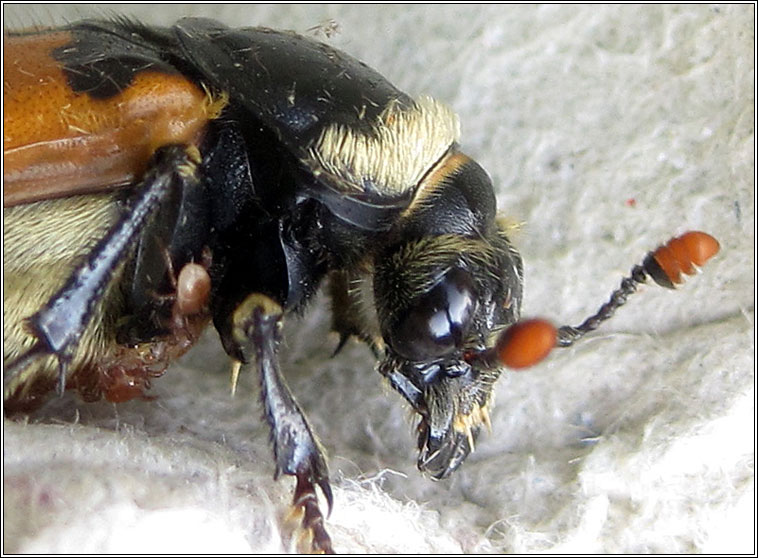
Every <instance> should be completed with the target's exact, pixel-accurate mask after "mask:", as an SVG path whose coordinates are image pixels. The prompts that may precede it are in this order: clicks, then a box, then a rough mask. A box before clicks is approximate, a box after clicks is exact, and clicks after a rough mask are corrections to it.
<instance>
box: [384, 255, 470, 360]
mask: <svg viewBox="0 0 758 558" xmlns="http://www.w3.org/2000/svg"><path fill="white" fill-rule="evenodd" d="M475 312H476V294H475V293H474V286H473V282H472V280H471V276H470V275H469V274H468V273H467V272H465V271H464V270H462V269H459V268H454V269H452V270H451V271H449V272H447V274H445V275H444V276H443V277H442V279H440V281H439V283H437V284H436V285H435V286H434V287H433V288H432V289H431V290H430V291H429V292H428V293H426V294H424V295H423V296H421V297H419V298H418V300H417V301H416V302H415V303H414V304H413V306H412V307H411V308H410V309H409V310H408V312H407V313H406V314H405V315H404V316H402V317H401V318H400V320H398V322H397V325H396V326H395V327H394V328H393V329H392V331H390V332H388V342H389V344H390V346H391V347H392V349H393V350H394V351H395V352H396V353H397V354H399V355H400V356H402V357H404V358H407V359H408V360H414V361H422V360H429V359H434V358H439V357H443V356H445V355H447V354H450V353H452V352H453V351H454V350H455V349H456V348H457V347H460V346H461V345H462V343H463V340H464V339H465V337H466V334H467V333H468V330H469V326H470V325H471V318H472V316H473V315H474V314H475Z"/></svg>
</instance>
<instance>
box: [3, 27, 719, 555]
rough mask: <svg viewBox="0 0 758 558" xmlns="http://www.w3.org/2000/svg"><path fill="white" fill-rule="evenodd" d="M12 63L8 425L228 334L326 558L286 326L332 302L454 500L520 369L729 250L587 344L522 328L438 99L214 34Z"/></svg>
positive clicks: (281, 42)
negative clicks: (208, 337)
mask: <svg viewBox="0 0 758 558" xmlns="http://www.w3.org/2000/svg"><path fill="white" fill-rule="evenodd" d="M4 50H5V59H4V64H5V66H4V71H5V80H6V81H5V87H4V104H5V121H4V124H5V129H6V141H5V143H4V164H5V174H4V199H5V207H4V210H3V211H4V218H5V223H6V225H5V235H4V249H5V260H4V274H5V278H6V282H7V287H6V291H5V294H4V302H5V304H4V340H5V344H4V346H5V349H4V351H5V352H4V363H5V368H6V374H5V378H4V399H5V407H6V411H7V412H11V411H13V410H24V409H27V408H31V407H34V406H36V405H38V404H40V403H41V402H42V401H43V400H44V398H45V397H46V396H47V394H48V392H50V391H53V390H54V389H56V388H57V389H58V391H59V392H62V391H63V389H64V388H65V387H70V388H76V389H77V390H78V391H79V392H80V393H81V394H82V395H83V396H84V397H85V399H98V398H100V397H103V396H104V397H106V398H108V399H110V400H113V401H121V400H126V399H130V398H133V397H138V396H140V395H142V394H143V392H144V390H145V389H147V388H148V387H149V383H150V379H151V378H153V377H154V376H156V375H159V374H160V373H161V372H162V371H163V370H164V369H165V367H166V366H168V364H169V362H171V361H172V360H173V359H175V358H176V357H178V356H180V355H181V354H182V353H184V352H185V351H186V350H188V349H189V347H190V346H191V345H192V344H193V343H194V341H195V340H196V339H197V336H198V335H199V334H200V332H201V331H202V329H203V328H204V327H205V325H206V324H207V322H208V321H209V320H213V323H214V326H215V328H216V329H217V331H218V333H219V335H220V337H221V341H222V343H223V345H224V348H225V350H226V352H227V353H228V354H229V355H230V357H231V358H232V359H233V361H234V362H235V363H236V366H235V369H236V370H239V367H240V366H241V365H243V364H246V365H250V366H251V367H252V368H253V369H254V370H256V371H257V373H258V375H259V377H260V382H261V387H262V389H261V392H262V399H263V403H264V409H265V415H266V419H267V421H268V423H269V425H270V427H271V430H272V440H273V445H274V457H275V462H276V475H277V476H278V475H279V474H281V473H285V474H288V475H293V476H295V477H296V481H297V482H296V488H295V498H294V505H295V506H296V507H298V508H301V509H302V510H303V511H304V514H303V519H302V526H303V528H304V529H305V530H306V531H307V532H308V533H309V534H310V535H311V536H312V541H311V549H312V550H314V551H323V552H331V551H332V545H331V540H330V538H329V535H328V533H327V531H326V529H325V527H324V519H323V514H322V512H321V510H320V508H319V504H318V499H317V495H316V486H318V487H320V488H321V489H322V491H323V493H324V495H325V496H326V499H327V501H328V505H329V507H330V508H331V505H332V494H331V488H330V485H329V479H328V470H327V466H326V461H325V459H324V456H323V452H322V450H321V448H320V445H319V442H318V440H317V438H316V437H315V435H314V434H313V432H312V430H311V428H310V426H309V425H308V423H307V421H306V419H305V416H304V415H303V413H302V412H301V410H300V409H299V407H298V406H297V404H296V402H295V400H294V398H293V396H292V394H291V393H290V391H289V389H288V388H287V386H286V383H285V381H284V378H283V377H282V374H281V371H280V370H279V363H278V358H277V349H278V344H279V340H280V335H281V333H280V331H281V323H282V319H283V315H284V314H285V313H296V312H299V311H301V310H303V309H304V307H305V306H306V305H307V303H308V302H309V300H310V299H311V298H312V296H313V294H314V293H315V292H316V290H317V289H318V288H319V285H320V284H321V283H322V282H323V281H326V282H327V283H328V289H329V294H330V296H331V298H332V302H333V307H334V308H333V329H334V330H335V331H336V332H337V333H338V334H339V335H340V338H341V340H340V347H341V346H342V344H343V343H344V342H345V341H346V340H347V339H348V338H350V337H353V336H354V337H357V338H359V339H361V340H363V341H365V342H366V343H367V344H368V345H369V346H370V347H371V349H372V350H373V351H374V353H375V354H376V355H377V357H378V358H380V359H381V361H380V363H379V364H378V367H377V368H378V371H379V372H380V373H381V374H382V375H383V376H384V377H385V378H386V379H387V380H388V381H389V383H390V384H391V385H392V387H393V388H394V389H395V390H397V391H398V392H400V394H401V395H402V396H403V397H404V398H405V399H406V400H407V401H408V402H409V403H410V405H411V406H412V407H413V409H414V410H415V411H416V412H418V414H419V415H420V422H419V425H418V449H419V458H418V467H419V468H420V469H421V470H422V471H425V472H427V473H428V474H429V475H431V476H432V477H434V478H444V477H447V476H448V475H450V474H451V473H452V472H453V471H454V470H455V469H457V468H458V467H459V466H460V465H461V463H462V462H463V461H464V460H465V458H466V456H467V455H468V454H469V452H470V451H471V450H472V449H473V446H474V441H475V438H476V436H477V434H478V432H479V430H480V428H481V426H482V424H488V423H489V415H488V413H489V410H490V408H491V406H492V394H493V385H494V383H495V381H496V380H497V378H498V376H499V374H500V373H501V370H502V368H503V367H504V366H507V367H512V368H520V367H525V366H531V365H533V364H535V363H536V362H538V361H540V360H541V359H542V358H544V357H545V356H546V355H547V353H548V352H549V351H550V350H551V349H552V348H553V347H554V346H555V345H556V344H558V345H560V346H568V345H570V344H572V343H573V342H574V341H576V340H577V339H578V338H580V337H581V336H582V335H584V334H586V333H587V332H589V331H591V330H593V329H595V328H596V327H597V326H598V325H599V324H600V323H601V322H602V321H604V320H606V319H608V318H609V317H610V316H611V315H612V314H613V312H614V311H615V310H616V309H617V308H618V307H619V306H621V305H622V304H624V302H625V301H626V298H627V297H628V295H629V294H631V293H632V292H634V291H635V290H636V286H637V285H638V284H640V283H643V282H645V281H646V278H647V277H648V276H649V277H652V278H653V279H654V280H655V281H656V282H657V283H659V284H661V285H663V286H666V287H673V286H674V285H675V284H677V283H679V282H680V280H681V274H682V273H686V274H690V273H692V272H693V270H694V267H693V265H696V266H701V265H703V264H704V263H705V261H707V260H708V259H709V258H710V257H712V256H713V255H714V254H715V253H716V252H717V251H718V249H719V247H718V243H717V242H716V241H715V239H713V238H712V237H710V236H709V235H706V234H705V233H700V232H690V233H687V234H684V235H682V236H680V237H677V238H675V239H673V240H671V241H669V243H667V244H666V245H664V246H662V247H660V248H658V249H657V250H656V251H654V252H651V253H650V254H649V255H648V257H647V258H646V259H645V261H644V262H643V264H642V265H639V266H635V267H634V268H633V269H632V272H631V275H630V277H629V278H626V279H624V280H623V281H622V285H621V287H620V288H619V289H618V290H617V291H615V292H614V293H613V295H612V297H611V299H610V300H609V302H608V303H606V304H605V305H603V307H601V309H600V311H598V313H597V314H595V315H593V316H591V317H590V318H588V319H587V320H586V321H585V322H584V323H582V324H581V325H580V326H577V327H570V326H563V327H561V328H559V329H556V328H554V327H553V326H552V325H550V324H549V323H547V322H545V321H544V320H529V321H524V322H519V318H520V305H521V299H522V286H523V276H522V275H523V272H522V263H521V256H520V255H519V253H518V252H517V251H516V249H515V248H514V246H513V245H512V243H511V241H510V240H509V238H508V229H507V227H506V226H505V225H504V224H503V222H502V221H501V220H500V219H499V218H498V217H497V212H496V207H495V206H496V200H495V194H494V191H493V187H492V184H491V181H490V178H489V176H488V175H487V174H486V172H485V171H484V170H483V169H482V168H481V167H480V166H479V165H478V164H477V163H476V162H475V161H474V160H472V159H471V158H469V157H468V156H466V155H464V154H463V153H462V152H460V151H459V149H458V134H459V132H458V119H457V116H456V115H455V114H454V113H453V112H452V111H451V110H450V109H448V108H447V107H446V106H444V105H443V104H441V103H439V102H438V101H435V100H433V99H431V98H429V97H421V98H419V99H416V100H413V99H411V98H410V97H408V96H407V95H406V94H404V93H402V92H401V91H399V90H397V89H396V88H395V87H394V86H392V85H391V84H390V83H389V82H387V81H386V80H385V79H384V78H383V77H382V76H380V75H379V74H377V73H376V72H374V71H373V70H371V69H370V68H368V67H367V66H365V65H364V64H362V63H361V62H359V61H357V60H355V59H353V58H351V57H349V56H347V55H345V54H343V53H341V52H339V51H337V50H335V49H333V48H331V47H329V46H327V45H324V44H321V43H318V42H315V41H312V40H310V39H306V38H303V37H300V36H298V35H295V34H293V33H288V32H278V31H273V30H270V29H262V28H246V29H230V28H228V27H226V26H224V25H222V24H220V23H217V22H214V21H211V20H206V19H192V18H188V19H183V20H180V21H179V22H178V23H176V24H175V25H173V26H172V27H167V28H162V27H149V26H144V25H141V24H139V23H136V22H134V21H130V20H127V19H116V20H113V21H90V22H80V23H74V24H72V25H69V26H67V27H64V28H59V29H46V30H31V31H25V32H24V31H22V32H16V33H7V34H6V36H5V38H4ZM41 82H45V83H46V84H47V86H48V89H47V92H48V95H46V96H45V97H44V99H37V98H36V97H37V96H35V91H37V87H39V83H41ZM145 95H150V98H149V100H150V101H151V102H152V104H151V103H140V102H141V101H143V100H144V96H145ZM153 101H154V102H153ZM33 103H37V105H34V104H33ZM30 104H32V106H31V107H30ZM140 111H143V112H140ZM29 114H39V115H41V116H40V117H39V118H38V119H37V120H36V121H33V122H32V121H30V120H29ZM72 161H77V162H79V165H78V166H77V165H72V164H71V162H72ZM356 286H357V287H356ZM359 290H360V291H362V292H361V293H359V292H358V291H359ZM366 292H368V294H370V295H372V297H373V304H372V306H370V307H368V308H367V307H366V306H365V305H364V300H365V297H364V296H362V295H364V294H366ZM508 326H511V327H510V329H507V328H508Z"/></svg>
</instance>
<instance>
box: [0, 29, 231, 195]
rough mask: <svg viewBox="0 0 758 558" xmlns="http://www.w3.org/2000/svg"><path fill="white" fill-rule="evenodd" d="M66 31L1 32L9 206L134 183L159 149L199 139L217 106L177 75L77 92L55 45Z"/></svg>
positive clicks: (150, 75) (152, 75)
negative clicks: (113, 91)
mask: <svg viewBox="0 0 758 558" xmlns="http://www.w3.org/2000/svg"><path fill="white" fill-rule="evenodd" d="M70 40H71V36H70V34H69V33H68V32H65V31H54V32H46V33H45V32H40V33H31V34H27V35H20V36H7V35H6V36H5V37H4V38H3V72H4V76H3V77H4V82H3V110H4V117H3V166H4V173H3V174H4V176H3V193H4V196H5V197H4V204H5V206H11V205H17V204H20V203H29V202H32V201H38V200H43V199H49V198H55V197H65V196H69V195H73V194H79V193H87V192H97V191H103V190H106V189H109V188H114V187H120V186H124V185H126V184H129V183H132V182H133V181H134V180H135V179H137V178H138V177H139V176H140V175H141V174H142V173H143V172H144V170H145V168H146V166H147V162H148V159H149V158H150V156H151V155H152V154H153V151H154V150H155V149H156V148H158V147H160V146H162V145H165V144H168V143H184V144H194V143H196V142H197V141H199V138H200V135H201V133H202V131H203V130H204V128H205V125H206V124H207V122H208V120H209V119H211V118H214V117H215V116H216V115H217V110H218V107H217V106H214V105H215V103H214V102H213V101H212V100H211V99H210V97H209V96H208V95H207V93H206V92H205V91H203V90H202V88H200V87H199V86H197V85H196V84H194V83H192V82H191V81H190V80H188V79H187V78H185V77H184V76H182V75H179V74H166V73H160V72H147V71H146V72H141V73H138V74H136V75H135V76H134V80H133V81H132V83H131V84H130V85H129V86H128V87H127V88H126V89H124V90H123V91H122V92H121V93H119V94H117V95H115V96H113V97H111V98H108V99H95V98H92V97H90V96H89V95H87V94H84V93H76V92H75V91H73V90H72V89H71V88H70V87H69V85H68V82H67V80H66V77H65V75H64V73H63V70H62V68H61V65H60V64H59V62H58V61H57V60H55V59H54V58H53V57H52V54H51V53H52V52H53V50H54V49H56V48H58V47H61V46H63V45H66V44H67V43H69V41H70Z"/></svg>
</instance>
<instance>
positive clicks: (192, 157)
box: [4, 145, 200, 394]
mask: <svg viewBox="0 0 758 558" xmlns="http://www.w3.org/2000/svg"><path fill="white" fill-rule="evenodd" d="M199 163H200V153H199V152H198V150H197V148H195V147H194V146H189V147H187V146H179V145H170V146H165V147H162V148H160V149H158V150H157V151H156V152H155V154H154V155H153V158H152V160H151V162H150V166H149V170H148V171H147V173H146V174H145V177H144V179H143V180H142V182H141V183H140V184H138V185H137V187H136V189H135V190H136V192H137V193H136V195H135V197H134V198H133V199H132V200H131V203H130V205H129V209H128V211H127V212H125V213H124V215H123V216H122V217H121V218H120V219H119V220H118V221H117V222H116V224H115V225H114V226H113V228H111V230H110V231H109V232H108V234H106V235H105V236H104V237H103V238H102V239H101V240H100V242H99V243H98V244H97V245H96V246H95V247H94V248H93V249H92V251H91V252H90V255H89V257H88V258H87V259H86V260H85V261H84V262H82V263H81V264H80V265H79V266H78V267H77V268H76V270H75V271H74V272H73V273H72V274H71V276H70V277H69V279H68V280H67V281H66V283H65V284H64V285H63V287H62V288H61V289H60V290H59V291H58V292H57V293H56V294H55V295H54V296H53V297H52V298H51V299H50V300H49V301H48V302H47V303H46V304H45V305H44V306H43V307H42V308H41V309H40V310H39V311H38V312H37V313H35V314H34V315H32V316H31V317H30V318H28V320H27V326H28V327H29V329H30V331H31V332H32V333H33V334H34V335H35V336H36V338H37V341H36V342H35V343H34V345H32V346H31V347H30V348H29V349H28V350H27V351H26V352H25V353H22V354H21V355H20V356H18V357H17V358H16V359H15V360H13V361H11V362H9V363H8V364H7V365H6V371H5V378H4V385H8V384H9V383H10V382H12V381H13V379H14V378H15V377H16V376H17V375H18V374H19V373H20V372H22V371H23V370H24V368H26V367H27V366H28V365H29V364H31V363H32V362H33V361H35V360H37V359H38V358H41V357H44V356H48V355H54V356H55V357H56V358H57V359H58V384H57V389H58V393H59V394H62V393H63V391H64V390H65V387H66V373H67V369H68V366H69V364H70V363H71V361H72V360H73V357H74V355H75V353H76V349H77V347H78V344H79V340H80V338H81V336H82V334H83V333H84V330H85V329H86V327H87V324H88V323H89V321H90V318H91V317H92V314H93V310H94V308H95V306H96V305H97V303H98V302H99V301H100V300H101V298H102V295H103V292H104V291H105V289H106V287H107V286H108V283H109V281H110V279H111V278H112V277H113V273H114V270H115V269H116V268H117V267H118V265H119V264H120V263H121V262H122V261H123V260H124V258H125V257H126V255H127V254H128V252H129V248H130V247H131V246H133V245H134V242H135V240H136V239H137V238H138V237H139V235H140V234H141V233H142V227H143V226H144V225H145V223H147V222H148V221H149V219H150V218H151V217H152V216H154V215H155V214H156V212H157V211H158V209H159V208H160V207H161V204H162V202H163V201H164V200H165V199H167V197H169V194H170V193H171V191H172V190H173V189H175V188H181V187H186V186H187V185H188V184H189V183H191V182H197V181H198V176H197V165H198V164H199Z"/></svg>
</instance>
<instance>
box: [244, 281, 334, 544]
mask: <svg viewBox="0 0 758 558" xmlns="http://www.w3.org/2000/svg"><path fill="white" fill-rule="evenodd" d="M281 329H282V308H281V306H280V305H279V304H277V303H276V302H274V301H273V300H272V299H271V298H269V297H267V296H265V295H261V294H252V295H250V296H248V297H247V298H246V299H245V300H244V301H243V302H242V304H240V305H239V306H238V307H237V309H236V310H235V312H234V316H233V336H234V340H235V342H236V343H237V345H238V346H239V347H240V349H241V352H242V354H243V355H244V357H245V359H246V360H248V361H253V360H254V361H255V365H256V367H257V369H258V373H259V375H260V382H261V397H262V399H263V405H264V410H265V416H266V420H267V421H268V423H269V426H270V427H271V439H272V441H273V444H274V459H275V461H276V473H275V475H274V478H275V479H276V478H278V476H279V475H280V474H282V473H284V474H285V475H293V476H294V477H295V478H296V480H297V485H296V487H295V496H294V499H293V506H294V507H295V508H296V509H298V510H302V512H303V519H302V527H303V529H304V530H305V531H306V532H308V533H309V534H310V535H311V536H312V541H311V550H312V551H314V552H323V553H332V552H333V550H332V543H331V539H330V538H329V534H328V533H327V532H326V529H325V527H324V516H323V514H322V513H321V510H320V509H319V506H318V499H317V496H316V486H318V487H320V488H321V491H322V492H323V494H324V496H325V497H326V501H327V503H328V506H329V511H330V512H331V509H332V489H331V486H330V485H329V471H328V468H327V465H326V459H325V458H324V452H323V450H322V448H321V444H320V443H319V441H318V440H317V438H316V436H315V435H314V434H313V431H312V430H311V427H310V425H309V424H308V421H307V420H306V418H305V415H304V414H303V412H302V410H301V409H300V407H299V406H298V404H297V402H296V401H295V398H294V397H293V396H292V393H291V392H290V390H289V388H288V387H287V384H286V383H285V381H284V378H283V376H282V374H281V371H280V369H279V359H278V358H277V348H278V345H279V341H280V339H281Z"/></svg>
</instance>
